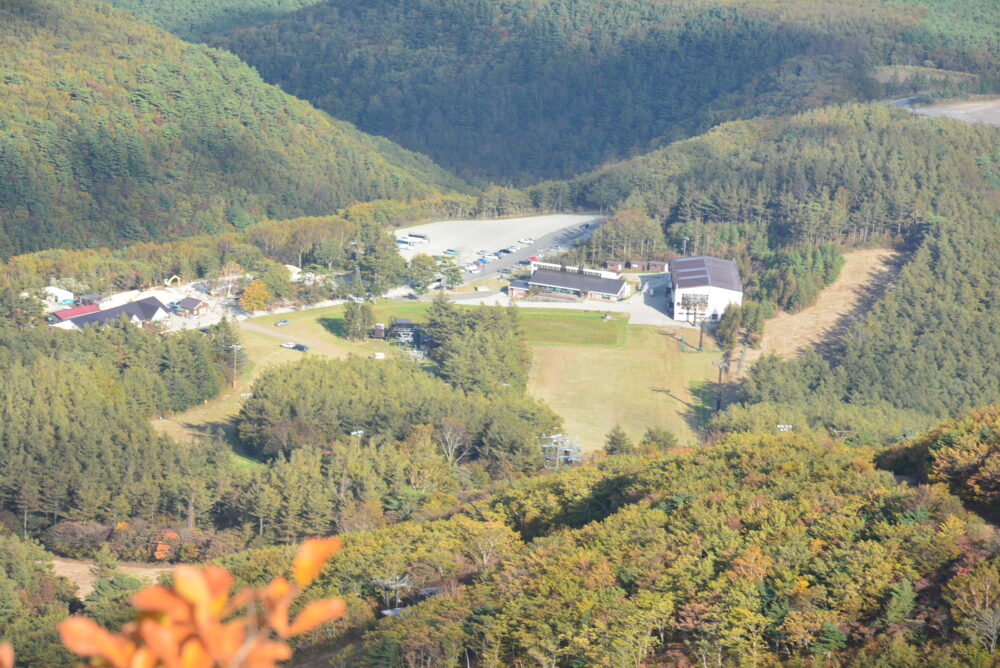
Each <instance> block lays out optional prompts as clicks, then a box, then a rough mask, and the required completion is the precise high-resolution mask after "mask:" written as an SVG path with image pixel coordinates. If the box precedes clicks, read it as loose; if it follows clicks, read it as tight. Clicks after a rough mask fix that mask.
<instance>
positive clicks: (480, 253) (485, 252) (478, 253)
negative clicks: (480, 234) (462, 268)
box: [476, 250, 490, 255]
mask: <svg viewBox="0 0 1000 668" xmlns="http://www.w3.org/2000/svg"><path fill="white" fill-rule="evenodd" d="M489 254H490V252H489V251H488V250H477V251H476V255H489Z"/></svg>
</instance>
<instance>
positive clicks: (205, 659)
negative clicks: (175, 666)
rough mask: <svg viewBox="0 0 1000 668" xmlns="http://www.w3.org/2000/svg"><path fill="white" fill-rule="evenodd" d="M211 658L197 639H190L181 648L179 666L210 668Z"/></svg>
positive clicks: (185, 667) (184, 667)
mask: <svg viewBox="0 0 1000 668" xmlns="http://www.w3.org/2000/svg"><path fill="white" fill-rule="evenodd" d="M212 665H213V662H212V657H210V656H209V655H208V652H206V651H205V646H204V645H202V644H201V640H199V639H198V638H191V639H190V640H188V641H187V642H186V643H184V647H183V648H181V666H182V667H183V668H212Z"/></svg>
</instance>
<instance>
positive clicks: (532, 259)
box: [528, 257, 538, 264]
mask: <svg viewBox="0 0 1000 668" xmlns="http://www.w3.org/2000/svg"><path fill="white" fill-rule="evenodd" d="M532 262H538V258H537V257H529V258H528V263H529V264H530V263H532Z"/></svg>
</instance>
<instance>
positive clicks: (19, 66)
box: [0, 0, 462, 257]
mask: <svg viewBox="0 0 1000 668" xmlns="http://www.w3.org/2000/svg"><path fill="white" fill-rule="evenodd" d="M0 23H2V24H3V26H4V29H3V32H2V33H0V54H2V56H0V86H2V87H3V94H2V95H0V118H2V119H3V121H2V124H0V174H2V175H3V178H2V179H0V202H2V206H0V257H7V256H9V255H12V254H16V253H23V252H26V251H31V250H39V249H44V248H53V247H75V248H87V247H96V246H101V245H119V244H122V243H126V242H129V241H132V242H134V241H162V240H164V239H166V238H171V237H177V236H182V235H188V236H190V235H195V234H204V233H211V234H218V233H221V232H226V231H233V230H242V229H243V228H245V227H247V226H248V225H250V224H252V223H254V222H257V221H260V220H263V219H267V218H291V217H294V216H300V215H317V214H330V213H332V212H334V211H336V210H338V209H340V208H343V207H345V206H348V205H350V204H352V203H354V202H357V201H366V200H374V199H402V200H407V199H411V198H419V197H426V196H428V195H431V194H434V193H436V192H438V191H440V190H445V189H447V190H450V189H453V188H461V187H462V185H461V184H460V183H459V182H458V181H457V180H456V179H454V178H453V177H451V176H450V175H448V174H446V173H445V172H444V171H443V170H441V169H439V168H437V167H436V166H435V165H434V164H433V163H431V162H430V161H429V160H428V159H426V158H424V157H422V156H419V155H416V154H413V153H410V152H408V151H405V150H403V149H401V148H399V147H398V146H395V145H393V144H391V143H390V142H388V141H386V140H384V139H381V138H375V137H369V136H366V135H364V134H363V133H361V132H359V131H357V130H356V129H355V128H354V127H353V126H351V125H349V124H347V123H343V122H340V121H335V120H333V119H331V118H330V117H328V116H326V115H325V114H323V113H322V112H318V111H316V110H315V109H313V108H311V107H310V106H309V105H308V104H305V103H303V102H300V101H298V100H295V99H294V98H292V97H290V96H288V95H286V94H284V93H282V92H281V91H280V90H278V89H277V88H274V87H272V86H268V85H266V84H264V83H263V81H262V80H261V79H260V77H259V75H257V73H256V72H254V71H253V70H252V69H251V68H249V67H247V66H246V65H245V64H244V63H242V62H241V61H240V60H239V59H238V58H236V57H235V56H233V55H231V54H228V53H225V52H222V51H218V50H214V49H209V48H206V47H204V46H193V45H188V44H185V43H184V42H181V41H180V40H179V39H177V38H175V37H173V36H171V35H168V34H166V33H163V32H162V31H160V30H158V29H154V28H152V27H151V26H149V25H147V24H145V23H143V22H141V21H139V20H137V19H136V18H134V17H133V16H131V15H129V14H128V13H126V12H121V11H118V10H114V9H112V8H110V7H109V6H107V5H105V4H103V3H100V2H97V1H92V0H69V1H67V2H54V1H42V2H26V1H21V0H18V1H16V2H6V3H4V4H3V6H2V7H0Z"/></svg>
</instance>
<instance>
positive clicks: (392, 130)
mask: <svg viewBox="0 0 1000 668" xmlns="http://www.w3.org/2000/svg"><path fill="white" fill-rule="evenodd" d="M160 4H161V5H162V4H167V5H170V4H172V0H161V2H160ZM959 4H961V5H962V9H960V10H956V11H952V7H953V6H957V5H959ZM998 20H1000V16H998V8H997V6H996V4H995V3H991V2H990V1H989V0H979V1H978V2H974V3H957V2H933V3H931V2H927V1H926V0H923V1H920V2H912V3H897V2H862V1H860V0H837V1H836V2H832V3H831V2H824V3H819V2H779V3H772V2H761V1H759V0H742V1H740V2H736V3H733V2H723V1H721V0H691V1H687V2H649V1H647V0H627V1H625V2H622V1H621V0H615V1H613V2H611V1H608V0H587V1H573V2H569V1H559V2H544V3H537V2H531V1H529V0H516V1H515V2H510V3H501V2H497V1H496V0H476V1H474V2H469V1H466V0H462V1H460V2H459V1H453V0H419V1H418V2H412V3H404V4H400V3H395V2H386V1H384V0H363V1H361V2H357V1H355V0H351V1H347V0H327V1H326V2H323V3H321V4H318V5H315V6H312V7H309V8H306V9H303V10H300V11H298V12H295V13H292V14H289V15H287V16H284V17H282V18H281V19H278V20H275V21H272V22H269V23H264V24H261V25H258V26H247V27H244V28H239V29H236V30H233V31H231V32H230V33H228V34H220V35H219V36H218V37H216V38H215V39H214V40H213V43H214V44H217V45H219V46H223V47H225V48H228V49H230V50H232V51H234V52H235V53H237V54H238V55H240V56H241V57H242V58H244V59H245V60H246V61H247V62H249V63H251V64H252V65H254V66H255V67H257V68H258V69H259V70H260V71H261V73H262V74H263V75H264V77H265V79H267V80H268V81H272V82H276V83H280V84H281V86H282V87H283V88H284V89H285V90H287V91H289V92H291V93H293V94H295V95H298V96H300V97H303V98H305V99H307V100H310V101H312V102H313V103H314V104H316V105H317V106H319V107H321V108H323V109H325V110H327V111H329V112H330V113H332V114H333V115H334V116H337V117H339V118H345V119H348V120H351V121H353V122H355V123H358V125H359V126H360V127H361V128H362V129H364V130H366V131H368V132H373V133H375V134H380V135H385V136H388V137H390V138H392V139H394V140H396V141H398V142H400V143H401V144H403V145H404V146H407V147H409V148H412V149H414V150H419V151H422V152H425V153H427V154H428V155H430V156H432V157H433V158H434V159H435V160H437V161H438V162H440V163H441V164H443V165H446V166H448V167H450V168H452V169H455V170H458V171H459V172H460V173H461V174H463V175H467V176H480V177H487V178H493V179H502V180H513V181H521V182H522V183H524V182H527V181H530V180H532V179H535V178H537V177H567V176H571V175H573V174H574V173H578V172H581V171H584V170H586V169H589V168H593V167H595V166H596V165H598V164H600V163H602V162H604V161H608V160H612V159H619V158H623V157H626V156H627V155H629V154H630V153H631V152H634V151H636V150H642V149H645V148H647V147H648V146H649V143H650V142H652V141H654V140H661V139H662V138H668V139H670V138H674V139H676V138H680V137H683V136H687V135H690V134H693V133H695V132H696V131H700V130H703V129H705V128H707V127H709V126H710V125H713V124H714V123H717V122H718V121H720V120H727V119H731V118H734V117H749V116H754V115H759V114H774V113H790V112H795V111H799V110H802V109H806V108H809V107H814V106H818V105H822V104H829V103H838V102H845V101H848V100H856V99H866V98H869V97H871V96H877V95H879V88H878V85H877V83H876V82H875V81H874V80H872V79H871V78H870V76H869V75H870V74H871V67H872V66H873V65H876V64H882V63H891V64H896V63H898V64H915V65H919V64H921V63H923V62H925V61H926V60H927V59H934V64H935V65H936V66H938V67H945V68H955V69H961V70H966V71H970V72H973V73H975V74H981V75H982V76H981V77H980V78H979V79H977V80H976V81H975V82H974V83H973V84H972V86H973V87H974V88H983V87H985V88H987V89H988V88H990V87H991V86H994V85H995V84H996V74H997V61H996V58H997V55H998V53H1000V50H998V47H1000V45H998V41H997V38H996V35H995V34H991V33H990V31H989V30H988V28H987V27H988V26H991V25H992V26H995V25H997V22H998ZM959 36H961V38H959Z"/></svg>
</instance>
